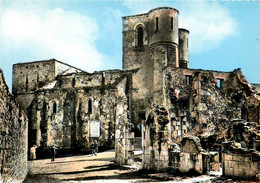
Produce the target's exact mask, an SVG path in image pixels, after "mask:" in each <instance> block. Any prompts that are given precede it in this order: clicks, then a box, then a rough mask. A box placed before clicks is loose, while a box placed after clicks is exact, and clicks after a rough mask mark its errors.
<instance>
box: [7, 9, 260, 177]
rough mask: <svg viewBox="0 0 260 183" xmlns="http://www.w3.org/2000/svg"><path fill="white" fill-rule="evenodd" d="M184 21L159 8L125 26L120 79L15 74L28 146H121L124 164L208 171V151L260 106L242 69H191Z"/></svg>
mask: <svg viewBox="0 0 260 183" xmlns="http://www.w3.org/2000/svg"><path fill="white" fill-rule="evenodd" d="M178 16H179V11H178V10H176V9H174V8H171V7H160V8H155V9H152V10H150V11H149V12H148V13H145V14H138V15H132V16H125V17H122V23H123V30H122V36H123V39H122V40H123V45H122V46H123V60H122V67H123V68H122V70H104V71H97V72H93V73H88V72H86V71H83V70H82V69H80V68H76V67H74V66H71V65H68V64H66V63H64V62H61V61H58V60H55V59H50V60H43V61H35V62H27V63H17V64H15V65H13V86H12V90H13V91H12V92H13V94H14V96H15V97H16V99H17V101H18V103H19V105H20V107H21V108H22V109H23V110H24V111H25V113H26V114H27V116H28V120H29V125H28V147H31V146H33V145H34V144H35V145H37V146H38V149H39V152H48V151H49V150H50V149H51V147H52V146H53V145H55V146H57V147H58V148H59V149H60V151H66V152H70V151H88V150H89V149H90V143H91V141H92V140H97V141H98V143H99V145H100V146H101V148H114V147H115V151H116V163H117V164H120V165H122V164H132V163H134V156H135V154H134V150H135V149H137V148H140V149H141V150H142V152H143V154H142V166H143V168H144V169H158V170H159V169H164V168H169V167H173V168H176V169H180V170H182V171H184V172H185V171H189V170H190V169H192V168H193V169H195V170H196V171H197V172H199V173H203V172H205V171H207V168H208V165H207V161H206V159H207V158H208V155H207V154H206V153H205V152H206V151H211V150H212V151H213V150H214V151H219V152H221V151H220V149H221V146H222V143H223V142H225V141H228V140H234V139H235V137H234V136H232V133H231V132H230V131H229V126H230V125H231V124H232V123H234V120H235V121H236V120H242V121H243V120H244V121H247V122H255V123H256V124H257V125H258V124H259V102H258V100H257V93H256V91H255V89H254V87H253V85H251V84H250V83H249V82H248V81H247V80H246V78H245V77H244V75H243V74H242V72H241V70H240V69H235V70H234V71H231V72H222V71H212V70H202V69H191V68H189V56H188V55H189V51H188V50H189V31H188V30H186V29H183V28H179V26H178ZM216 62H217V61H216ZM230 134H231V135H230ZM259 140H260V139H259ZM240 141H241V142H242V141H243V144H245V146H246V147H247V148H248V149H249V148H254V147H258V146H260V142H259V144H258V146H257V145H255V144H256V143H255V141H254V140H252V141H250V142H248V141H247V140H246V139H240ZM193 146H194V148H193ZM188 147H190V148H188ZM178 150H180V152H183V153H187V154H188V155H187V154H183V155H182V156H181V155H180V153H179V154H176V152H177V151H178ZM202 152H204V153H202ZM219 156H220V157H221V155H219ZM185 158H186V159H185ZM182 159H183V161H185V162H186V163H183V164H180V162H181V161H182ZM220 159H221V158H220ZM190 161H192V162H193V163H190V164H189V162H190ZM187 166H188V167H187ZM226 173H227V172H226ZM227 174H228V173H227ZM233 174H234V172H233Z"/></svg>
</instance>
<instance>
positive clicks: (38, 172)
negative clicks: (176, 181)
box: [24, 151, 152, 183]
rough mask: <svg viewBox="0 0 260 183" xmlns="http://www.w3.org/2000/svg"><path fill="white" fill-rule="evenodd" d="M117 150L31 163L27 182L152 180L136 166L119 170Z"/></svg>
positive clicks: (25, 182)
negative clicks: (139, 173)
mask: <svg viewBox="0 0 260 183" xmlns="http://www.w3.org/2000/svg"><path fill="white" fill-rule="evenodd" d="M114 157H115V152H113V151H110V152H102V153H98V155H97V156H91V155H83V156H72V157H65V158H56V159H55V162H51V160H50V159H45V160H35V161H34V162H31V161H30V162H29V175H28V176H27V178H26V180H25V181H24V183H32V182H37V183H40V182H48V183H52V182H53V183H56V182H113V183H115V182H147V181H149V182H151V181H152V180H151V179H149V178H143V177H141V176H140V175H138V174H137V173H136V171H135V170H134V169H121V170H120V169H118V167H116V166H115V165H114Z"/></svg>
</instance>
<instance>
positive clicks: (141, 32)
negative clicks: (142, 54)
mask: <svg viewBox="0 0 260 183" xmlns="http://www.w3.org/2000/svg"><path fill="white" fill-rule="evenodd" d="M137 34H138V37H137V39H138V43H137V44H138V46H139V47H142V46H144V41H143V40H144V29H143V27H138V29H137Z"/></svg>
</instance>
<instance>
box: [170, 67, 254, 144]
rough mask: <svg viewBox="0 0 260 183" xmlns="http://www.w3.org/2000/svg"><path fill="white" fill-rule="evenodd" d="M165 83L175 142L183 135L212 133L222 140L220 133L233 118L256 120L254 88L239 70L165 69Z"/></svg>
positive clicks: (204, 135)
mask: <svg viewBox="0 0 260 183" xmlns="http://www.w3.org/2000/svg"><path fill="white" fill-rule="evenodd" d="M220 80H222V81H221V82H222V83H221V86H220V83H219V81H220ZM187 82H189V83H187ZM166 86H167V93H168V95H167V104H166V105H167V106H168V110H169V115H170V120H171V124H172V130H173V131H172V138H173V139H175V140H177V141H178V140H180V139H181V137H183V136H185V135H196V136H198V135H199V136H200V137H202V138H204V137H209V136H211V135H214V138H216V141H218V140H220V139H222V140H221V141H222V142H223V141H225V138H226V137H224V136H223V135H224V134H225V133H223V132H224V131H226V130H227V129H228V126H229V125H230V121H231V120H232V119H234V118H246V119H248V120H249V121H258V101H257V99H256V97H255V91H254V90H253V89H252V88H251V87H250V83H248V82H247V81H246V80H245V78H244V76H243V74H242V73H241V71H240V70H235V71H233V72H217V71H203V70H195V69H178V68H168V70H167V80H166ZM202 144H203V145H204V142H202ZM219 144H220V145H221V142H220V143H219Z"/></svg>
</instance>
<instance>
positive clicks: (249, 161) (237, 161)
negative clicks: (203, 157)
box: [222, 153, 259, 179]
mask: <svg viewBox="0 0 260 183" xmlns="http://www.w3.org/2000/svg"><path fill="white" fill-rule="evenodd" d="M222 157H223V161H222V170H223V176H230V177H239V178H245V179H246V178H258V173H259V168H258V167H259V161H258V160H257V159H255V160H254V158H253V155H252V154H251V153H248V154H235V153H223V156H222Z"/></svg>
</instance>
